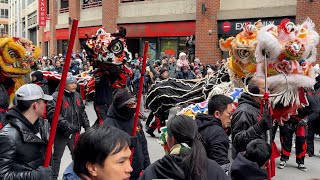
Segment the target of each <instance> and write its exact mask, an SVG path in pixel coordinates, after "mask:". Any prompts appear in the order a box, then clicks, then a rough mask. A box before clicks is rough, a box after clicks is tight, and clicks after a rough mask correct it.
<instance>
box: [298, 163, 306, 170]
mask: <svg viewBox="0 0 320 180" xmlns="http://www.w3.org/2000/svg"><path fill="white" fill-rule="evenodd" d="M298 169H300V170H301V171H303V172H307V171H308V169H307V168H306V166H304V164H298Z"/></svg>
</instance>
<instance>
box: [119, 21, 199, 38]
mask: <svg viewBox="0 0 320 180" xmlns="http://www.w3.org/2000/svg"><path fill="white" fill-rule="evenodd" d="M118 27H125V28H126V29H127V37H166V36H190V35H191V34H195V31H196V22H195V21H184V22H166V23H148V24H118Z"/></svg>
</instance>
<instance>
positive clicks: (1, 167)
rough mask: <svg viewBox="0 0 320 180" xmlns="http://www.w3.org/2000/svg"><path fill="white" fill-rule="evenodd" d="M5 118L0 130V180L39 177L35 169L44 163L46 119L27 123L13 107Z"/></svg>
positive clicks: (38, 178) (35, 178) (47, 134)
mask: <svg viewBox="0 0 320 180" xmlns="http://www.w3.org/2000/svg"><path fill="white" fill-rule="evenodd" d="M6 119H7V121H8V122H9V123H8V124H7V125H6V126H5V127H3V129H2V130H1V131H0V147H1V148H0V179H6V180H14V179H28V180H40V174H39V172H38V171H37V169H38V168H39V167H40V166H42V165H43V163H44V158H45V152H46V146H47V140H48V138H49V127H50V124H49V122H48V121H47V120H44V119H38V120H37V121H36V122H35V123H34V124H31V123H30V122H29V121H28V120H27V119H26V118H25V117H24V116H23V115H22V114H21V112H20V111H19V110H18V109H16V108H13V109H11V110H9V112H8V114H7V116H6ZM36 134H40V136H41V138H40V137H39V136H37V135H36Z"/></svg>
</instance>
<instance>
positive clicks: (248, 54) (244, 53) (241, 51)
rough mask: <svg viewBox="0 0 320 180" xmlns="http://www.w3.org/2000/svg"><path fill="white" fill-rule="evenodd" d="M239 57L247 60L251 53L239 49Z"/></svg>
mask: <svg viewBox="0 0 320 180" xmlns="http://www.w3.org/2000/svg"><path fill="white" fill-rule="evenodd" d="M237 55H238V57H239V58H240V59H246V58H248V57H249V56H250V52H249V51H248V50H246V49H238V50H237Z"/></svg>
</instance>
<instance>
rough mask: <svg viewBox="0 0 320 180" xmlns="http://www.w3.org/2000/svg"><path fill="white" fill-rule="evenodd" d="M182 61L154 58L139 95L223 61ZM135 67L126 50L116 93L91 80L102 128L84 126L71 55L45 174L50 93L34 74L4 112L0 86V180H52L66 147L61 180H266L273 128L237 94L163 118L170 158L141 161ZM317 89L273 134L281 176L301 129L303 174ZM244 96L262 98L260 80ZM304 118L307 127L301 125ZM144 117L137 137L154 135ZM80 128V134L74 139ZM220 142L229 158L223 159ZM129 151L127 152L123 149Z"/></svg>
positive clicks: (50, 65)
mask: <svg viewBox="0 0 320 180" xmlns="http://www.w3.org/2000/svg"><path fill="white" fill-rule="evenodd" d="M190 43H192V41H190ZM188 59H192V53H191V51H190V52H188V53H187V54H186V53H184V52H181V53H180V54H179V57H178V60H176V57H175V56H163V57H162V58H161V60H156V61H154V60H148V61H147V68H146V73H145V82H144V87H143V89H144V93H147V91H148V89H149V87H150V85H152V84H154V83H156V81H158V80H165V79H168V78H178V79H201V78H206V77H210V76H212V75H213V73H214V72H215V71H217V70H218V69H220V68H221V66H223V65H224V64H225V63H226V61H225V60H221V61H219V63H218V64H214V65H204V64H202V63H201V61H200V60H199V59H198V58H196V57H195V58H194V60H193V61H192V60H190V61H189V60H188ZM141 61H142V59H141V57H139V55H138V54H137V53H136V54H135V57H134V59H133V60H132V61H131V62H130V63H129V64H127V65H128V67H130V68H131V69H132V71H133V75H132V77H128V78H127V88H124V89H118V90H113V89H112V87H111V84H112V83H113V82H114V80H113V79H110V78H109V75H110V74H103V73H102V76H101V78H99V81H96V97H95V99H94V107H95V110H96V112H97V115H98V119H100V120H101V119H102V121H101V122H97V123H96V124H95V125H94V126H92V127H90V124H89V119H88V116H87V114H86V111H85V108H86V106H85V105H84V103H83V99H82V98H81V96H80V94H79V93H78V92H77V80H76V78H75V77H74V76H75V75H78V74H79V73H81V72H82V71H89V70H90V69H92V66H91V64H90V62H89V61H87V59H86V54H85V52H83V53H81V54H74V55H73V56H72V62H71V67H70V69H69V73H68V76H67V80H66V86H65V87H64V94H63V98H62V107H61V112H60V115H59V120H58V127H57V134H56V137H55V141H54V146H53V155H52V161H51V166H50V167H48V168H45V167H43V162H44V157H45V152H46V144H47V142H48V138H49V129H50V123H51V122H52V119H53V114H54V110H55V106H56V102H57V96H58V92H57V91H56V92H54V93H53V94H52V95H49V91H48V89H47V88H48V87H47V86H46V84H47V83H46V82H45V81H46V80H45V78H44V77H43V74H42V73H41V71H35V72H33V73H32V74H31V79H30V83H29V84H25V85H23V86H21V87H20V88H19V89H18V90H17V91H16V93H15V94H16V97H15V100H14V105H13V107H12V108H10V109H9V110H8V108H9V97H8V96H5V94H6V93H5V91H4V90H1V89H0V90H1V91H0V93H1V94H0V98H1V99H0V105H1V106H4V107H1V109H0V110H1V111H0V115H1V116H0V118H1V124H0V125H1V127H0V128H2V129H1V131H0V147H1V148H0V179H9V180H10V179H12V180H13V179H28V180H43V179H53V180H56V179H58V175H59V170H60V163H61V158H62V156H63V153H64V152H65V147H66V146H68V148H69V150H70V152H71V155H72V163H71V164H70V165H69V166H68V167H67V169H66V170H65V171H64V175H63V179H64V180H75V179H86V180H88V179H92V180H100V179H103V180H106V179H113V180H117V179H132V180H136V179H141V180H149V179H150V180H151V179H187V180H193V179H197V180H205V179H216V180H225V179H234V180H245V179H256V180H258V179H259V180H260V179H267V178H268V173H267V170H266V168H267V166H268V165H267V162H268V160H269V159H270V158H271V154H272V153H271V152H272V147H271V145H270V144H269V143H268V142H267V135H266V134H267V131H268V130H270V129H272V128H273V127H274V126H273V122H272V119H271V116H268V115H263V114H261V112H260V102H261V97H253V96H251V95H250V94H248V93H246V92H245V93H243V94H242V95H241V97H240V99H239V100H238V106H237V107H235V106H234V104H233V100H232V99H231V98H230V97H228V96H225V95H215V96H213V97H212V98H211V99H210V100H209V101H208V113H207V114H201V113H199V114H197V116H196V117H195V120H193V119H192V118H190V117H188V116H185V115H176V116H174V117H173V118H171V119H169V120H168V121H167V122H166V126H167V143H168V147H169V148H170V152H169V154H168V155H165V156H164V157H163V158H162V159H159V160H157V161H156V162H154V163H151V162H150V158H149V150H148V146H147V140H146V137H145V134H144V128H143V125H142V123H141V121H140V120H139V122H138V126H137V135H136V136H134V137H133V136H131V133H132V129H133V126H134V120H133V119H134V114H135V109H136V108H137V107H136V106H137V102H136V97H135V95H136V94H137V91H138V88H139V80H140V76H141V72H140V71H141ZM63 65H64V57H63V56H62V55H61V54H59V55H58V56H51V57H43V58H42V59H39V61H38V62H37V63H36V69H38V70H42V71H55V72H57V73H61V72H62V67H63ZM318 80H320V78H319V79H317V81H318ZM319 87H320V86H319V81H318V83H317V84H316V86H315V91H313V92H312V93H314V94H313V96H311V94H310V93H309V100H310V102H314V104H310V106H312V108H314V109H312V108H311V109H310V107H309V109H308V112H307V113H305V114H304V115H301V116H297V117H299V118H298V119H297V118H292V120H290V121H288V122H287V125H284V126H283V127H280V136H283V135H286V138H283V139H285V140H286V139H287V140H288V141H286V142H284V141H282V142H281V145H282V148H283V151H282V152H281V163H280V164H279V166H278V167H279V169H283V168H284V167H285V166H286V161H287V160H288V159H289V156H290V152H291V144H286V143H289V142H291V143H292V134H293V133H294V132H296V133H297V132H298V131H295V130H296V129H297V128H302V129H304V130H305V128H306V126H307V125H309V126H311V131H308V133H305V134H301V133H299V132H300V131H299V132H298V134H297V136H296V142H297V146H296V149H297V153H298V154H297V164H298V168H299V169H300V170H302V171H307V168H306V167H305V166H304V157H305V154H306V153H307V154H308V155H309V156H312V155H313V154H314V149H313V146H312V143H313V137H314V134H315V133H318V132H317V131H316V129H313V128H312V127H316V125H315V124H317V122H316V121H318V118H319V112H320V111H319V109H320V108H319V107H320V104H319V102H320V101H318V100H319V96H318V94H317V92H318V91H319V89H320V88H319ZM248 89H249V92H251V93H255V94H259V93H260V94H263V93H264V89H265V84H264V79H263V78H262V77H254V78H252V79H251V80H250V82H249V84H248ZM2 94H3V96H2ZM312 100H314V101H312ZM145 108H147V107H145ZM44 112H45V113H44ZM304 112H305V111H304ZM311 114H312V115H311ZM307 116H309V118H308V120H309V121H307V120H306V118H305V117H307ZM311 117H312V119H311ZM153 119H154V114H153V113H150V115H149V117H148V118H147V121H146V126H147V127H146V132H147V133H148V134H150V135H151V136H154V134H153V131H154V130H155V128H154V127H153V125H152V121H153ZM162 123H165V122H162ZM290 127H291V128H290ZM293 128H295V129H293ZM82 129H83V130H84V131H85V132H84V133H82V134H80V133H81V130H82ZM312 129H313V130H312ZM289 131H290V133H289ZM288 134H289V135H288ZM230 135H231V144H232V158H229V157H230V156H228V154H229V152H228V149H229V148H230V147H229V146H230V141H229V136H230ZM300 135H301V136H300ZM307 135H308V137H310V138H311V140H308V149H307V148H303V147H304V144H306V141H307ZM302 136H303V137H302ZM290 138H291V139H290ZM310 138H308V139H310ZM309 144H310V145H309ZM132 148H134V151H133V152H131V150H130V149H132ZM299 148H300V149H299ZM132 153H133V157H132V162H131V161H130V160H131V159H130V156H131V155H132ZM288 153H289V156H288Z"/></svg>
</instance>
